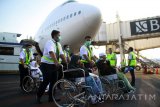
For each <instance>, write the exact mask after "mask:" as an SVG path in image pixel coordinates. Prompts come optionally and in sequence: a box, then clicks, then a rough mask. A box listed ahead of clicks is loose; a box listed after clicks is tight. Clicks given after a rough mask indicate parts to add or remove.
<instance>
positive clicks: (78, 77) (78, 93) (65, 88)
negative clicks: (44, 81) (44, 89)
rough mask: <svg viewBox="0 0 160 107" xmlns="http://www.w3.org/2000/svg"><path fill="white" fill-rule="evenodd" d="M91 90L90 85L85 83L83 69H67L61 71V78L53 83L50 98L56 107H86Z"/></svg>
mask: <svg viewBox="0 0 160 107" xmlns="http://www.w3.org/2000/svg"><path fill="white" fill-rule="evenodd" d="M68 76H69V77H68ZM91 91H93V90H92V87H90V86H87V85H86V83H85V71H84V70H83V69H80V68H77V69H69V70H65V71H63V78H62V79H60V80H58V81H57V82H56V83H55V84H54V86H53V88H52V98H53V100H54V102H55V104H56V105H57V106H58V107H87V106H89V100H90V99H89V96H90V95H91V94H90V92H91Z"/></svg>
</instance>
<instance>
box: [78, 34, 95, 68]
mask: <svg viewBox="0 0 160 107" xmlns="http://www.w3.org/2000/svg"><path fill="white" fill-rule="evenodd" d="M80 56H81V58H82V59H81V62H82V63H84V66H85V68H92V67H93V66H94V64H95V61H96V59H95V58H94V55H93V50H92V48H91V37H90V36H86V37H85V42H84V44H83V45H82V46H81V48H80Z"/></svg>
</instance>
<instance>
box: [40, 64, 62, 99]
mask: <svg viewBox="0 0 160 107" xmlns="http://www.w3.org/2000/svg"><path fill="white" fill-rule="evenodd" d="M40 69H41V71H42V74H43V82H42V83H41V84H40V87H39V89H38V92H37V96H38V97H42V95H43V93H44V91H45V89H46V87H47V85H48V84H50V85H49V92H48V94H49V101H52V100H53V99H52V88H53V85H54V84H55V82H56V81H57V80H58V74H59V73H58V72H62V66H59V67H57V66H55V65H54V64H46V63H42V64H41V66H40Z"/></svg>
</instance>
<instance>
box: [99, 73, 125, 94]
mask: <svg viewBox="0 0 160 107" xmlns="http://www.w3.org/2000/svg"><path fill="white" fill-rule="evenodd" d="M100 80H101V82H102V84H103V89H104V91H105V93H106V94H124V92H125V91H126V85H125V83H124V81H123V80H119V79H118V77H117V74H112V75H106V76H100Z"/></svg>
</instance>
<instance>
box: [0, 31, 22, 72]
mask: <svg viewBox="0 0 160 107" xmlns="http://www.w3.org/2000/svg"><path fill="white" fill-rule="evenodd" d="M20 36H21V34H17V33H8V32H1V33H0V72H11V71H13V72H15V71H16V72H17V71H18V62H19V53H20V50H21V47H22V45H21V44H19V43H18V41H17V37H20Z"/></svg>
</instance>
